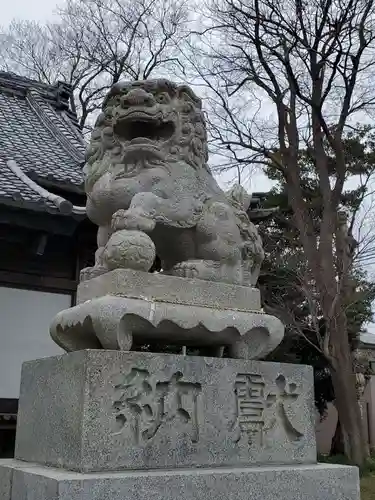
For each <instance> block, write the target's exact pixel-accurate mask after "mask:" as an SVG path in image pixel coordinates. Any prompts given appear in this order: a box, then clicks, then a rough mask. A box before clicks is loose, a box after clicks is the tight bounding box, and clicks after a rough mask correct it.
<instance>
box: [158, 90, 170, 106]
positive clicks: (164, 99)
mask: <svg viewBox="0 0 375 500" xmlns="http://www.w3.org/2000/svg"><path fill="white" fill-rule="evenodd" d="M156 101H157V102H160V103H161V104H165V103H167V102H169V95H168V94H167V93H165V92H163V93H162V94H158V95H157V96H156Z"/></svg>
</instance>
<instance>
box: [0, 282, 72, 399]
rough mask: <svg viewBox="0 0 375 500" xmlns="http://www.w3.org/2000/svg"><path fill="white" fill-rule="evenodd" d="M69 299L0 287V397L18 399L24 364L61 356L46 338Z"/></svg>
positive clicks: (51, 341)
mask: <svg viewBox="0 0 375 500" xmlns="http://www.w3.org/2000/svg"><path fill="white" fill-rule="evenodd" d="M70 305H71V296H70V295H62V294H56V293H48V292H36V291H31V290H22V289H17V288H7V287H0V398H18V396H19V385H20V378H21V366H22V363H23V362H24V361H29V360H31V359H37V358H44V357H47V356H54V355H56V354H62V353H63V351H62V349H60V348H59V347H58V346H57V345H56V344H55V343H54V342H53V340H52V339H51V337H50V335H49V325H50V323H51V320H52V319H53V317H54V316H55V315H56V314H57V313H58V312H59V311H61V310H63V309H67V308H68V307H70Z"/></svg>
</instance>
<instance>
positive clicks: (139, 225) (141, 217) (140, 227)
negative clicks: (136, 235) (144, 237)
mask: <svg viewBox="0 0 375 500" xmlns="http://www.w3.org/2000/svg"><path fill="white" fill-rule="evenodd" d="M111 226H112V230H113V231H120V230H122V229H129V230H135V231H143V232H145V233H149V232H151V231H152V230H153V229H154V228H155V221H154V220H153V219H152V218H151V216H150V214H148V213H146V212H145V211H143V210H141V209H130V210H118V211H117V212H116V213H114V214H113V216H112V224H111Z"/></svg>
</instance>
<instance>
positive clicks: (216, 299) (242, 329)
mask: <svg viewBox="0 0 375 500" xmlns="http://www.w3.org/2000/svg"><path fill="white" fill-rule="evenodd" d="M78 301H79V302H80V303H79V304H78V305H77V306H75V307H72V308H70V309H67V310H65V311H62V312H60V313H59V314H58V315H57V316H56V317H55V319H54V321H53V323H52V325H51V329H50V331H51V336H52V338H53V339H54V341H55V342H56V343H57V344H58V345H59V346H61V347H62V348H63V349H65V350H66V351H75V350H80V349H101V348H103V349H116V350H131V348H132V345H133V341H134V342H135V343H136V344H142V343H145V344H147V343H158V344H162V343H164V344H165V345H181V346H182V345H185V346H194V347H202V348H205V349H204V352H205V353H207V355H213V356H214V355H220V354H221V352H222V350H223V347H225V346H227V347H228V349H229V355H230V357H233V358H244V359H260V358H263V357H264V356H266V355H267V354H268V353H270V352H271V351H273V350H274V349H275V348H276V347H277V345H278V344H279V343H280V342H281V340H282V338H283V335H284V327H283V325H282V323H281V322H280V321H279V320H278V319H277V318H275V317H273V316H270V315H267V314H264V313H263V312H261V311H260V304H259V291H258V290H256V289H251V288H246V287H239V286H235V285H227V284H221V283H212V282H208V281H203V280H194V279H191V280H190V279H184V278H177V277H172V276H164V275H161V274H149V273H144V272H139V271H130V270H123V269H121V270H120V269H118V270H115V271H112V272H109V273H106V274H105V275H102V276H99V277H97V278H93V279H91V280H89V281H85V282H84V283H82V284H81V285H80V287H79V290H78Z"/></svg>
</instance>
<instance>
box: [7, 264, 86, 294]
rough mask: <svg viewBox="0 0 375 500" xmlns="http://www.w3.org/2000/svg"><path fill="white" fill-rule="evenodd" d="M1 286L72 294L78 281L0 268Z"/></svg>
mask: <svg viewBox="0 0 375 500" xmlns="http://www.w3.org/2000/svg"><path fill="white" fill-rule="evenodd" d="M0 286H8V287H12V286H14V287H16V288H27V289H30V290H40V291H50V292H56V293H58V292H60V293H66V294H69V293H70V294H71V293H73V292H75V291H76V289H77V286H78V283H77V281H75V280H69V279H65V278H55V277H51V276H38V275H35V274H24V273H14V272H11V271H1V270H0Z"/></svg>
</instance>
